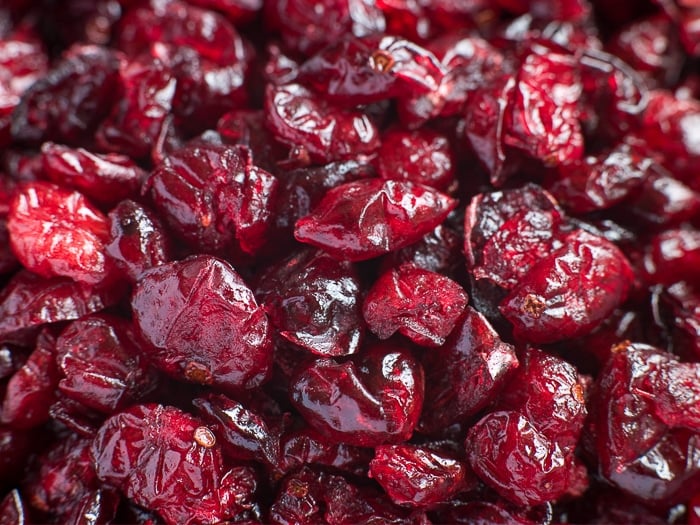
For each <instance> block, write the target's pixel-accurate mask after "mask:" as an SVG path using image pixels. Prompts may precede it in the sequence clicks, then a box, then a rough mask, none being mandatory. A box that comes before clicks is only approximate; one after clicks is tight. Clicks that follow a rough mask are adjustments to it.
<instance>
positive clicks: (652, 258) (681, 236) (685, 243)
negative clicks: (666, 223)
mask: <svg viewBox="0 0 700 525" xmlns="http://www.w3.org/2000/svg"><path fill="white" fill-rule="evenodd" d="M699 265H700V232H699V231H697V230H679V229H673V230H666V231H664V232H663V233H660V234H658V235H656V236H654V237H653V238H652V239H651V241H650V243H649V245H648V246H647V250H646V252H645V254H644V273H645V278H646V279H647V280H648V281H649V282H651V283H663V284H673V283H675V282H678V281H684V280H689V281H691V282H700V272H698V268H700V266H699Z"/></svg>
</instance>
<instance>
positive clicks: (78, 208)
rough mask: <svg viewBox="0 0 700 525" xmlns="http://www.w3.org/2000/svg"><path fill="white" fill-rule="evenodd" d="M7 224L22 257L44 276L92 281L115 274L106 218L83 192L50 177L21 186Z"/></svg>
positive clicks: (100, 280) (15, 249) (11, 207)
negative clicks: (50, 180) (108, 249)
mask: <svg viewBox="0 0 700 525" xmlns="http://www.w3.org/2000/svg"><path fill="white" fill-rule="evenodd" d="M7 229H8V231H9V233H10V242H11V244H12V249H13V251H14V253H15V254H16V255H17V258H18V259H19V260H20V262H22V264H23V265H24V266H25V268H27V269H29V270H31V271H33V272H34V273H37V274H39V275H41V276H42V277H46V278H49V277H60V276H65V277H70V278H72V279H74V280H76V281H78V282H81V283H85V284H89V285H94V284H97V283H100V282H104V281H105V280H109V278H110V276H109V272H110V270H111V268H110V264H109V261H108V260H107V259H106V257H105V253H104V250H105V243H106V242H107V239H108V235H109V234H108V222H107V217H105V216H104V214H103V213H102V212H101V211H100V210H98V209H97V208H96V207H95V206H94V205H93V204H91V203H90V202H89V201H88V200H87V199H86V198H85V197H84V196H83V195H82V194H81V193H79V192H75V191H70V190H66V189H64V188H62V187H60V186H56V185H54V184H49V183H45V182H34V183H32V184H28V185H26V186H24V187H22V188H20V190H19V191H18V193H17V194H16V195H15V198H14V199H13V201H12V203H11V205H10V213H9V215H8V221H7Z"/></svg>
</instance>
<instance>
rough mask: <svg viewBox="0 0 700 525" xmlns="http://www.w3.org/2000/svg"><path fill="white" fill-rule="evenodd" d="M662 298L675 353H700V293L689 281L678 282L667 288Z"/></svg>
mask: <svg viewBox="0 0 700 525" xmlns="http://www.w3.org/2000/svg"><path fill="white" fill-rule="evenodd" d="M660 300H661V302H660V305H661V306H662V307H663V308H662V309H661V312H662V313H663V314H665V316H667V317H666V318H665V319H664V320H665V326H666V327H667V330H668V331H669V335H670V337H671V342H672V345H673V351H674V353H676V354H678V355H681V356H683V357H691V356H696V355H700V294H698V292H697V291H696V290H695V288H694V287H692V286H691V285H689V284H688V283H686V282H678V283H675V284H673V285H671V286H669V287H667V288H665V289H664V290H663V293H661V296H660Z"/></svg>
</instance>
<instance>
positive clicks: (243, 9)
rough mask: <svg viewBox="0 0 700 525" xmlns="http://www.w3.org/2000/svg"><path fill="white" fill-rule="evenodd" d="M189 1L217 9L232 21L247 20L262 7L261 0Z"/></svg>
mask: <svg viewBox="0 0 700 525" xmlns="http://www.w3.org/2000/svg"><path fill="white" fill-rule="evenodd" d="M190 3H191V4H193V5H197V6H200V7H206V8H209V9H212V10H216V11H219V12H221V13H223V14H225V15H226V18H227V19H229V20H230V21H231V22H233V23H241V22H248V21H250V20H251V19H252V18H253V17H255V15H257V14H258V13H259V12H260V11H261V10H262V8H263V0H190Z"/></svg>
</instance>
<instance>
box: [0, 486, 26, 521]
mask: <svg viewBox="0 0 700 525" xmlns="http://www.w3.org/2000/svg"><path fill="white" fill-rule="evenodd" d="M28 522H29V516H28V513H27V507H26V505H25V503H24V500H23V499H22V494H21V493H20V492H19V491H18V490H17V489H14V490H12V491H10V492H8V493H7V495H6V496H5V498H4V499H3V500H2V501H0V525H26V524H27V523H28Z"/></svg>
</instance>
